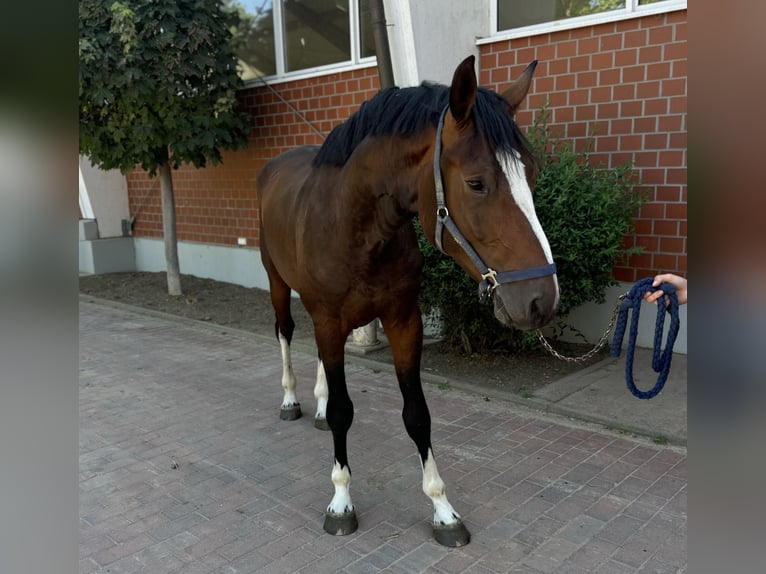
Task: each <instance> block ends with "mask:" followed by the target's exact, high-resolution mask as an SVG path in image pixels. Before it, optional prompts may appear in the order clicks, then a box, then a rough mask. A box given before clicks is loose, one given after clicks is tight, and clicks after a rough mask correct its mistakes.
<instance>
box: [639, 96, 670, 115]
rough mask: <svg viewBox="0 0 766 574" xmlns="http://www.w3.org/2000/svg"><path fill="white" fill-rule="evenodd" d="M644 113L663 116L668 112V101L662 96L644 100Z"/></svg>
mask: <svg viewBox="0 0 766 574" xmlns="http://www.w3.org/2000/svg"><path fill="white" fill-rule="evenodd" d="M644 113H645V114H646V115H652V116H663V115H665V114H667V113H668V101H667V100H666V99H664V98H654V99H648V100H644Z"/></svg>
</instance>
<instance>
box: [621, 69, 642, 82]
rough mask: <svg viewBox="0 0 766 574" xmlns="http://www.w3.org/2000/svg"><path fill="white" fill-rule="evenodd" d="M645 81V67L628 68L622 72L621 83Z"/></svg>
mask: <svg viewBox="0 0 766 574" xmlns="http://www.w3.org/2000/svg"><path fill="white" fill-rule="evenodd" d="M645 79H646V66H629V67H627V68H624V69H623V70H622V81H623V82H643V81H644V80H645Z"/></svg>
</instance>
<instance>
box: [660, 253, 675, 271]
mask: <svg viewBox="0 0 766 574" xmlns="http://www.w3.org/2000/svg"><path fill="white" fill-rule="evenodd" d="M654 266H655V267H656V268H657V269H660V270H663V271H664V270H665V269H676V268H677V266H678V257H677V256H675V255H666V254H664V253H656V254H655V255H654Z"/></svg>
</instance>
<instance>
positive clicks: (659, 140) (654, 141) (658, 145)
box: [644, 133, 668, 165]
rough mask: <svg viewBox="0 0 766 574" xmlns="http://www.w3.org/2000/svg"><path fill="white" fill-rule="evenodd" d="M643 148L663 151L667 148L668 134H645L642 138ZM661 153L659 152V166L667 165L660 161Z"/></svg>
mask: <svg viewBox="0 0 766 574" xmlns="http://www.w3.org/2000/svg"><path fill="white" fill-rule="evenodd" d="M644 147H645V148H646V149H660V150H662V149H665V148H667V147H668V134H665V133H655V134H646V135H645V136H644ZM662 153H663V152H660V160H659V164H660V165H668V164H667V163H665V162H664V161H662Z"/></svg>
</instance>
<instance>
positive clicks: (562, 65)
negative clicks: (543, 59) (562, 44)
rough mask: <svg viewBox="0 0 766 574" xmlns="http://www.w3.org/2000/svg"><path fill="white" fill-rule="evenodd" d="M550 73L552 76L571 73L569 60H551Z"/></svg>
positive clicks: (549, 63) (549, 64)
mask: <svg viewBox="0 0 766 574" xmlns="http://www.w3.org/2000/svg"><path fill="white" fill-rule="evenodd" d="M548 73H549V74H550V75H551V76H557V75H559V74H567V73H569V58H562V59H557V60H551V61H550V62H548Z"/></svg>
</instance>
